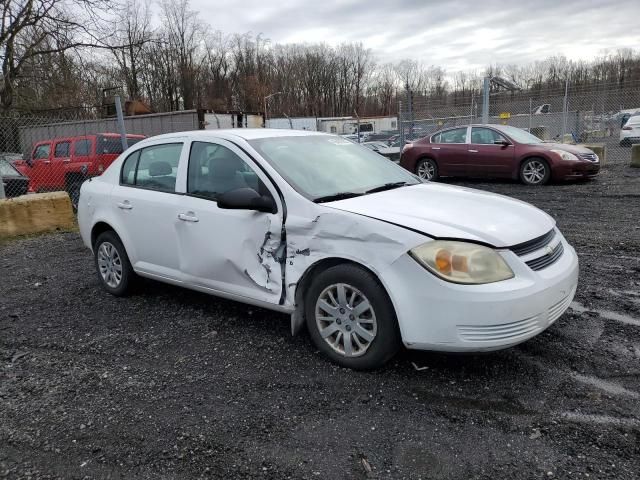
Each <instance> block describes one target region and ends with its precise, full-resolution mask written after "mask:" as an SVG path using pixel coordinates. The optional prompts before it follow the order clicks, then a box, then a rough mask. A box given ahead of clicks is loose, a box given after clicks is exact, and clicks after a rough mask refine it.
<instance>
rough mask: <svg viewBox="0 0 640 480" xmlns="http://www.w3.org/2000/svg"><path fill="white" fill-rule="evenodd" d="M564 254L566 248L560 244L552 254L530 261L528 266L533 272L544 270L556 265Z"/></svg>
mask: <svg viewBox="0 0 640 480" xmlns="http://www.w3.org/2000/svg"><path fill="white" fill-rule="evenodd" d="M562 252H564V247H563V246H562V242H559V243H558V245H556V247H555V248H554V249H553V250H552V251H551V253H548V254H547V255H543V256H542V257H538V258H535V259H533V260H529V261H528V262H527V265H528V266H529V268H531V270H542V269H543V268H547V267H548V266H549V265H551V264H553V263H555V262H556V261H557V260H558V259H559V258H560V257H561V256H562Z"/></svg>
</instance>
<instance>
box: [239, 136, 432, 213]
mask: <svg viewBox="0 0 640 480" xmlns="http://www.w3.org/2000/svg"><path fill="white" fill-rule="evenodd" d="M249 144H251V146H252V147H253V148H255V149H256V150H257V151H258V153H260V155H262V156H263V157H264V158H265V160H267V161H268V162H269V164H271V166H272V167H273V168H275V169H276V171H277V172H278V173H279V174H280V175H281V176H282V177H283V178H284V179H285V180H286V181H287V182H288V183H289V184H290V185H291V186H292V187H293V188H294V189H295V190H296V191H298V192H299V193H301V194H302V195H304V196H305V197H307V198H309V199H311V200H315V199H319V198H322V197H328V196H331V195H336V194H340V193H348V192H351V193H357V194H363V193H365V192H367V191H368V190H371V189H374V188H377V187H381V186H383V185H387V184H391V183H394V184H395V183H399V184H400V183H403V182H406V183H407V184H410V185H414V184H418V183H421V182H420V181H419V180H417V179H416V177H414V176H413V175H412V174H411V173H409V172H408V171H407V170H405V169H404V168H402V167H399V166H397V165H396V164H395V163H393V162H391V161H389V160H388V159H386V158H385V157H383V156H382V155H378V154H377V153H374V152H373V151H371V150H369V149H368V148H366V147H363V146H362V145H358V144H356V143H353V142H351V141H349V140H346V139H344V138H340V137H338V136H335V135H305V136H295V137H271V138H260V139H255V140H250V141H249Z"/></svg>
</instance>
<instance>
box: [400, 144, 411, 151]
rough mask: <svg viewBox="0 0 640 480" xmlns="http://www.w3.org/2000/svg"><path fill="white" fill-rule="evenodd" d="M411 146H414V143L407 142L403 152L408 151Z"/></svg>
mask: <svg viewBox="0 0 640 480" xmlns="http://www.w3.org/2000/svg"><path fill="white" fill-rule="evenodd" d="M410 148H413V143H407V144H406V145H405V146H404V147H402V153H404V152H406V151H407V150H409V149H410Z"/></svg>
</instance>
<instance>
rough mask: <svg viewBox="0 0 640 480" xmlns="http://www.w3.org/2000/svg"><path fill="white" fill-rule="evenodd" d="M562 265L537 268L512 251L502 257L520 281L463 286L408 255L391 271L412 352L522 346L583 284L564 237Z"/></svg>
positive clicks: (553, 318)
mask: <svg viewBox="0 0 640 480" xmlns="http://www.w3.org/2000/svg"><path fill="white" fill-rule="evenodd" d="M561 241H562V242H563V244H564V253H563V255H562V256H561V257H560V258H559V259H558V260H557V261H556V263H554V264H552V265H550V266H548V267H546V268H544V269H542V270H539V271H534V270H531V269H530V268H529V267H528V266H527V265H526V264H525V263H524V261H523V259H522V258H520V257H518V256H516V255H515V254H514V253H513V252H511V251H508V250H503V251H501V254H502V255H503V257H504V258H505V260H507V262H508V263H509V265H510V266H511V267H512V269H513V271H514V273H515V278H513V279H510V280H506V281H502V282H496V283H490V284H486V285H458V284H453V283H449V282H445V281H443V280H441V279H439V278H436V277H435V276H434V275H432V274H430V273H429V272H427V271H425V269H424V268H423V267H421V266H420V265H418V263H417V262H416V261H415V260H413V259H412V258H411V257H409V255H405V256H403V257H401V258H400V259H399V260H397V261H396V262H395V263H394V264H393V265H392V268H391V270H392V271H391V272H387V275H386V277H387V280H391V281H392V282H393V283H396V285H393V286H392V287H391V286H388V291H389V292H390V293H391V297H392V301H393V303H394V306H395V308H396V314H397V317H398V323H399V326H400V331H401V334H402V339H403V342H404V344H405V346H406V347H407V348H411V349H421V350H435V351H448V352H480V351H490V350H498V349H501V348H506V347H509V346H512V345H516V344H518V343H521V342H523V341H525V340H527V339H529V338H531V337H534V336H535V335H537V334H539V333H540V332H542V331H544V330H545V329H546V328H547V327H549V326H550V325H551V324H553V323H554V322H555V321H556V320H557V319H558V318H559V317H560V316H561V315H562V314H563V313H564V311H565V310H566V309H567V308H568V307H569V304H570V303H571V301H572V300H573V297H574V295H575V291H576V286H577V283H578V257H577V255H576V253H575V250H574V249H573V248H572V247H571V246H570V245H569V244H568V243H567V242H566V241H565V240H564V238H561Z"/></svg>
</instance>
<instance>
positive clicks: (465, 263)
mask: <svg viewBox="0 0 640 480" xmlns="http://www.w3.org/2000/svg"><path fill="white" fill-rule="evenodd" d="M409 254H410V255H411V256H412V257H413V258H414V259H415V260H417V261H418V262H419V263H420V264H421V265H422V266H423V267H425V268H426V269H427V270H429V271H430V272H432V273H435V274H436V275H437V276H439V277H440V278H443V279H444V280H447V281H449V282H455V283H466V284H480V283H492V282H499V281H501V280H508V279H510V278H513V277H514V274H513V271H512V270H511V268H509V265H507V264H506V262H505V261H504V260H503V258H502V257H501V256H500V255H498V254H497V253H496V252H495V251H494V250H493V249H491V248H488V247H483V246H482V245H476V244H475V243H466V242H454V241H449V240H435V241H433V242H427V243H424V244H422V245H420V246H419V247H416V248H414V249H413V250H411V251H410V252H409Z"/></svg>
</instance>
